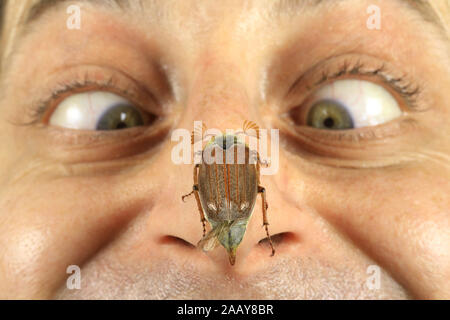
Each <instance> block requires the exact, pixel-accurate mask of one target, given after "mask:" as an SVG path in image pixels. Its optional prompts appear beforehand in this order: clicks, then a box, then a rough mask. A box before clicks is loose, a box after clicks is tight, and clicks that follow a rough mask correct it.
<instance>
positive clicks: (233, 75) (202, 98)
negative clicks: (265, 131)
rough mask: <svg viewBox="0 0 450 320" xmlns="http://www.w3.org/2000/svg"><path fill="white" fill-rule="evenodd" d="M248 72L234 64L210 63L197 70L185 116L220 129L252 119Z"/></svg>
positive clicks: (227, 61) (210, 61) (215, 60)
mask: <svg viewBox="0 0 450 320" xmlns="http://www.w3.org/2000/svg"><path fill="white" fill-rule="evenodd" d="M248 73H249V70H245V69H244V68H243V67H241V66H240V65H239V63H237V62H235V61H229V60H225V59H221V58H213V59H212V60H209V62H208V63H207V64H205V65H203V67H202V68H200V69H199V70H198V71H197V73H196V75H195V77H194V79H193V81H192V85H191V86H190V89H189V92H188V99H187V103H186V113H187V114H190V115H191V116H189V117H187V118H191V119H193V120H202V121H203V122H204V123H205V124H207V125H208V127H216V128H218V129H221V130H225V129H226V128H230V129H236V128H235V127H236V125H241V124H242V121H243V120H244V119H249V118H252V116H253V110H252V108H251V107H252V101H251V97H250V95H249V92H248V82H247V81H246V79H248ZM230 125H232V126H230Z"/></svg>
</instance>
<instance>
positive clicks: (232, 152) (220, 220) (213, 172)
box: [181, 120, 275, 265]
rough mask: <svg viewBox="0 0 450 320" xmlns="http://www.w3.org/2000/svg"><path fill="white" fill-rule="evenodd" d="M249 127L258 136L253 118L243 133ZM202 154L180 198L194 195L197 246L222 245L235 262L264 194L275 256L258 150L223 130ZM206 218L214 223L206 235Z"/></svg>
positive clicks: (265, 225)
mask: <svg viewBox="0 0 450 320" xmlns="http://www.w3.org/2000/svg"><path fill="white" fill-rule="evenodd" d="M203 128H204V129H205V128H206V126H203ZM197 129H198V128H196V129H194V131H193V132H192V135H191V143H192V144H194V140H195V137H196V136H197V135H199V133H198V130H197ZM250 129H251V130H253V131H252V132H256V138H257V139H259V127H258V126H257V125H256V124H255V123H254V122H252V121H248V120H246V121H244V124H243V133H245V134H248V132H249V131H250ZM200 136H201V134H200ZM201 155H202V161H201V163H199V164H196V165H195V166H194V185H193V187H192V191H191V192H190V193H188V194H186V195H183V196H182V198H181V199H182V201H183V202H184V199H185V198H186V197H188V196H190V195H192V194H194V195H195V199H196V202H197V207H198V211H199V213H200V221H201V223H202V225H203V237H202V239H201V240H200V241H199V242H198V244H197V247H198V248H200V249H202V250H203V251H210V250H212V249H214V248H216V247H217V246H218V245H219V244H221V245H222V246H223V247H224V248H225V249H226V250H227V252H228V257H229V261H230V264H231V265H234V264H235V261H236V250H237V248H238V246H239V245H240V243H241V241H242V239H243V237H244V234H245V231H246V230H247V225H248V223H249V220H250V218H251V216H252V213H253V209H254V206H255V203H256V197H257V195H258V194H261V199H262V215H263V226H264V227H265V231H266V234H267V239H268V240H269V244H270V247H271V249H272V254H271V256H273V255H274V254H275V249H274V247H273V244H272V239H271V237H270V233H269V229H268V225H269V222H268V219H267V209H268V207H269V206H268V204H267V200H266V189H265V188H264V187H263V186H261V185H260V166H261V164H264V163H263V162H261V159H260V157H259V154H258V152H256V151H251V150H250V148H249V146H248V145H247V144H246V143H244V142H241V141H239V139H238V136H237V134H225V133H222V135H216V136H213V138H211V139H210V140H209V141H208V143H207V144H206V146H205V147H204V148H203V150H202V151H201ZM219 156H221V157H219ZM238 157H241V158H239V159H238ZM219 158H220V159H221V160H222V161H220V160H218V159H219ZM230 159H232V160H231V161H230ZM211 160H212V161H211ZM239 160H240V161H239ZM206 221H207V222H209V224H210V226H211V230H210V231H209V232H208V233H207V234H206Z"/></svg>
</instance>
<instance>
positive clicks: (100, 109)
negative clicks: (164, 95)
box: [49, 91, 132, 130]
mask: <svg viewBox="0 0 450 320" xmlns="http://www.w3.org/2000/svg"><path fill="white" fill-rule="evenodd" d="M117 105H132V104H131V103H130V102H129V101H128V100H127V99H125V98H122V97H120V96H118V95H116V94H114V93H111V92H104V91H95V92H84V93H78V94H74V95H71V96H70V97H68V98H66V99H65V100H63V101H62V102H61V103H60V104H59V105H58V107H57V108H56V109H55V111H54V112H53V114H52V115H51V117H50V120H49V124H51V125H55V126H59V127H64V128H69V129H79V130H95V129H96V127H97V123H98V121H99V119H100V117H101V116H102V115H103V114H104V113H105V111H107V110H108V109H110V108H111V107H114V106H117Z"/></svg>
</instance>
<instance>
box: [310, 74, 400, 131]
mask: <svg viewBox="0 0 450 320" xmlns="http://www.w3.org/2000/svg"><path fill="white" fill-rule="evenodd" d="M321 100H331V101H336V102H338V103H339V104H340V105H342V106H343V107H344V108H345V109H346V110H347V112H348V113H349V115H350V116H351V117H352V120H353V125H354V127H355V128H360V127H366V126H375V125H378V124H382V123H385V122H388V121H391V120H393V119H395V118H397V117H399V116H401V114H402V112H401V109H400V107H399V105H398V103H397V101H396V100H395V98H394V97H393V96H392V95H391V94H390V93H389V92H388V91H387V90H386V89H384V88H383V87H382V86H380V85H377V84H375V83H373V82H370V81H364V80H356V79H346V80H337V81H334V82H333V83H330V84H328V85H326V86H324V87H322V88H320V89H319V90H317V91H316V92H315V94H314V97H313V101H312V104H311V105H313V104H315V103H316V102H319V101H321Z"/></svg>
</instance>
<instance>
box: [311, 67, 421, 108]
mask: <svg viewBox="0 0 450 320" xmlns="http://www.w3.org/2000/svg"><path fill="white" fill-rule="evenodd" d="M365 67H366V65H365V64H364V63H362V62H361V61H358V62H357V63H356V64H355V65H354V66H351V65H350V63H349V62H347V61H344V62H343V64H341V65H340V67H339V69H338V71H337V72H335V73H330V72H329V70H324V71H322V77H321V79H320V80H319V81H317V82H315V83H314V84H313V87H315V88H317V87H320V86H321V85H322V84H323V83H327V82H330V81H332V80H337V79H339V78H341V77H343V76H347V75H359V76H369V77H378V78H381V80H382V81H383V82H384V83H385V84H386V85H389V86H390V87H391V88H392V89H394V90H395V92H397V93H398V94H399V95H400V96H401V97H402V98H403V99H405V100H406V102H407V104H408V106H409V107H410V108H411V109H413V110H416V109H418V105H417V95H418V94H419V93H420V87H419V86H418V85H413V84H412V83H411V82H408V80H407V79H406V78H405V77H404V76H400V77H392V76H390V75H389V73H388V72H386V66H385V64H382V65H381V66H380V67H378V68H376V69H374V70H373V71H363V70H362V69H363V68H365ZM403 82H406V83H404V84H403V85H400V84H401V83H403ZM308 89H309V90H311V89H312V88H311V87H308Z"/></svg>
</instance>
